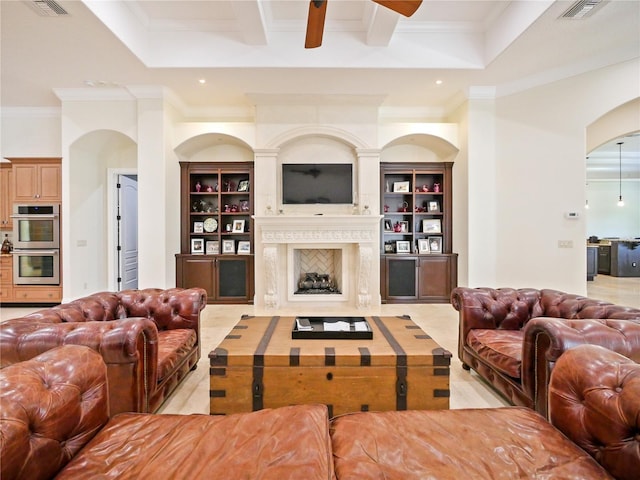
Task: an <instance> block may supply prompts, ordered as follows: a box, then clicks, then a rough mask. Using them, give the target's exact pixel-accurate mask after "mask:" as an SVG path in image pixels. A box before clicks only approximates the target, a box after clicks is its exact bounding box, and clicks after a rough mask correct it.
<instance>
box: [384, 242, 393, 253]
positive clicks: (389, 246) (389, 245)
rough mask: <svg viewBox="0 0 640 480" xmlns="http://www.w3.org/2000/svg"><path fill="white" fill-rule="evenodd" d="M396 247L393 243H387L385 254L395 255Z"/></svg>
mask: <svg viewBox="0 0 640 480" xmlns="http://www.w3.org/2000/svg"><path fill="white" fill-rule="evenodd" d="M394 247H395V245H394V244H393V243H390V242H387V243H385V244H384V253H394V252H395V249H394Z"/></svg>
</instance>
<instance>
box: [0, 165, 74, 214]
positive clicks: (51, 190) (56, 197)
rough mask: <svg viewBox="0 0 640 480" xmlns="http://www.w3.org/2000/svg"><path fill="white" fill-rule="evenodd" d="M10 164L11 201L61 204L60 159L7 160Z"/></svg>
mask: <svg viewBox="0 0 640 480" xmlns="http://www.w3.org/2000/svg"><path fill="white" fill-rule="evenodd" d="M7 160H9V161H10V162H11V164H12V176H13V200H14V202H16V203H18V202H24V203H61V201H62V181H61V165H60V160H61V159H60V158H7Z"/></svg>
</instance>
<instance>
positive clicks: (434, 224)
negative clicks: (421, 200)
mask: <svg viewBox="0 0 640 480" xmlns="http://www.w3.org/2000/svg"><path fill="white" fill-rule="evenodd" d="M422 232H423V233H442V223H441V222H440V219H439V218H425V219H424V220H422Z"/></svg>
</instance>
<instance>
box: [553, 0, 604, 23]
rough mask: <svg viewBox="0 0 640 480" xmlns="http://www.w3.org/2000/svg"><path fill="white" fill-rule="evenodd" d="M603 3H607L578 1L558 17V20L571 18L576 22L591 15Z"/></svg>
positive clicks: (595, 0)
mask: <svg viewBox="0 0 640 480" xmlns="http://www.w3.org/2000/svg"><path fill="white" fill-rule="evenodd" d="M605 3H607V2H605V1H603V0H579V1H577V2H576V3H574V4H573V5H572V6H571V8H569V10H567V11H566V12H564V13H563V14H562V15H561V16H560V18H573V19H576V20H580V19H581V18H585V17H588V16H590V15H593V13H594V12H595V11H596V10H597V9H598V7H599V6H602V5H604V4H605Z"/></svg>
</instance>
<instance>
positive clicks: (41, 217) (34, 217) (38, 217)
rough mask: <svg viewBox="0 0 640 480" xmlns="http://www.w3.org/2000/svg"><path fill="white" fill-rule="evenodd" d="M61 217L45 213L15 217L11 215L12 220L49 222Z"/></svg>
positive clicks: (17, 214) (18, 214)
mask: <svg viewBox="0 0 640 480" xmlns="http://www.w3.org/2000/svg"><path fill="white" fill-rule="evenodd" d="M59 217H60V216H59V215H56V214H54V213H45V214H43V215H27V214H24V213H14V214H13V215H11V218H19V219H23V220H48V219H50V218H51V219H54V220H55V219H57V218H59Z"/></svg>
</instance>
